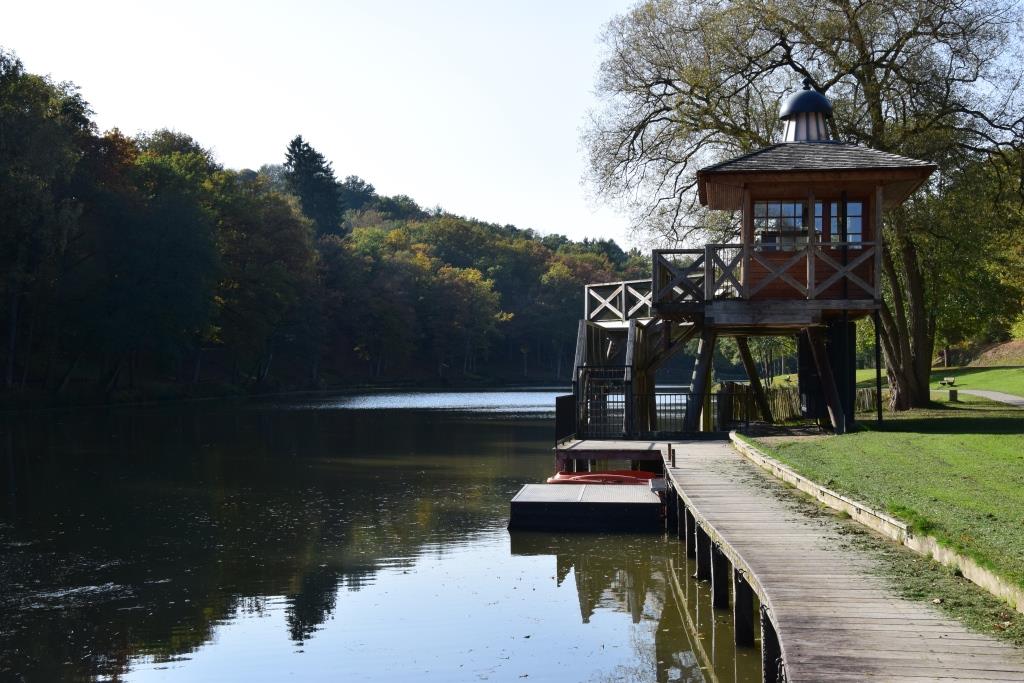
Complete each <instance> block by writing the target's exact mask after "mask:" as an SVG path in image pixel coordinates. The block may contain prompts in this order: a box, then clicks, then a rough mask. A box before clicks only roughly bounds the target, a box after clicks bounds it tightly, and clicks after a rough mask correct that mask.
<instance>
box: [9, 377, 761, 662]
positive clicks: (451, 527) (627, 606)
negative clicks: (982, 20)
mask: <svg viewBox="0 0 1024 683" xmlns="http://www.w3.org/2000/svg"><path fill="white" fill-rule="evenodd" d="M554 395H555V394H554V393H553V392H537V391H523V392H480V393H415V394H411V393H405V394H400V393H395V394H373V395H366V396H345V397H334V398H317V399H314V400H288V401H274V402H235V403H196V404H189V405H182V406H174V407H167V406H161V407H147V408H117V409H103V410H100V409H97V410H79V411H74V412H49V413H34V414H31V415H19V416H11V415H7V416H0V430H2V431H0V465H2V471H3V505H2V508H0V680H15V681H17V680H26V681H50V680H111V679H116V680H126V681H157V680H160V681H163V680H168V681H224V680H240V681H279V680H282V679H289V678H290V679H292V680H302V681H316V680H324V681H342V680H345V681H350V680H351V681H396V680H397V681H401V680H413V679H415V680H417V681H479V680H492V681H523V680H528V681H538V680H539V681H623V680H625V681H675V680H679V681H700V680H728V681H745V680H760V676H759V671H758V669H757V666H758V658H759V655H758V652H757V651H756V650H753V649H749V650H748V649H742V650H740V651H738V652H737V651H736V650H735V648H734V647H733V646H732V644H731V633H730V631H729V628H730V625H729V619H728V618H727V615H725V614H722V613H715V612H713V611H712V610H711V608H710V601H709V597H708V595H707V588H706V587H705V586H700V585H697V584H695V583H692V582H691V581H689V580H688V579H687V578H686V577H687V576H688V574H689V573H691V572H692V568H691V569H689V570H688V569H687V568H686V560H685V557H684V556H683V553H682V552H681V548H680V547H679V544H678V543H677V542H676V541H675V540H674V539H669V538H666V537H664V536H660V535H656V536H611V537H607V536H606V537H601V536H580V535H575V536H562V535H552V534H511V535H510V534H509V532H508V531H506V529H505V525H506V523H507V521H508V501H509V499H510V498H511V497H512V495H513V494H514V493H515V492H516V491H517V490H518V488H519V487H520V486H521V485H522V484H523V483H526V482H537V481H541V480H543V478H544V477H546V476H548V475H549V474H550V473H551V470H552V467H553V458H552V454H551V450H550V449H551V436H552V430H553V424H552V423H553V419H552V418H553V416H552V415H551V412H552V406H553V405H554ZM709 666H710V667H712V668H707V667H709ZM702 667H704V668H702Z"/></svg>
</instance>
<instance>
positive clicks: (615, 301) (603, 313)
mask: <svg viewBox="0 0 1024 683" xmlns="http://www.w3.org/2000/svg"><path fill="white" fill-rule="evenodd" d="M584 300H585V304H584V309H585V310H584V319H585V320H587V321H589V322H610V321H619V322H625V321H627V320H631V319H633V318H650V317H651V281H650V280H625V281H623V282H605V283H601V284H596V285H587V286H586V287H585V291H584Z"/></svg>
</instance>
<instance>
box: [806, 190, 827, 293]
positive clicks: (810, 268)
mask: <svg viewBox="0 0 1024 683" xmlns="http://www.w3.org/2000/svg"><path fill="white" fill-rule="evenodd" d="M807 210H808V221H807V298H808V299H813V298H814V295H815V275H814V257H815V252H816V251H817V249H818V232H817V231H816V230H815V229H814V190H813V189H811V188H808V189H807ZM822 214H824V211H822ZM821 220H822V223H823V224H824V221H825V216H824V215H822V217H821Z"/></svg>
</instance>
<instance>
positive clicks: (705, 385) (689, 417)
mask: <svg viewBox="0 0 1024 683" xmlns="http://www.w3.org/2000/svg"><path fill="white" fill-rule="evenodd" d="M714 350H715V333H714V332H712V331H710V330H706V329H705V330H702V331H701V335H700V342H699V344H698V346H697V362H696V363H695V364H694V366H693V381H692V382H690V396H689V397H688V398H687V401H686V418H685V420H684V422H683V431H684V432H696V431H697V424H698V422H699V420H700V414H701V410H702V409H703V407H704V396H705V394H707V392H708V389H709V388H710V387H711V363H712V359H713V355H714Z"/></svg>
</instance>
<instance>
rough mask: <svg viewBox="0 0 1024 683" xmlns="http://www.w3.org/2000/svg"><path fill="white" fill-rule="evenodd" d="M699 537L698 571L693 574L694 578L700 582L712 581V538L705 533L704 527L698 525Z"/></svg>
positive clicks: (697, 535)
mask: <svg viewBox="0 0 1024 683" xmlns="http://www.w3.org/2000/svg"><path fill="white" fill-rule="evenodd" d="M695 535H696V537H697V549H696V550H697V558H696V559H697V562H696V564H697V570H696V571H695V572H694V574H693V578H695V579H697V580H698V581H710V580H711V537H710V536H708V532H706V531H704V527H702V526H701V525H700V524H697V528H696V534H695Z"/></svg>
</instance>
